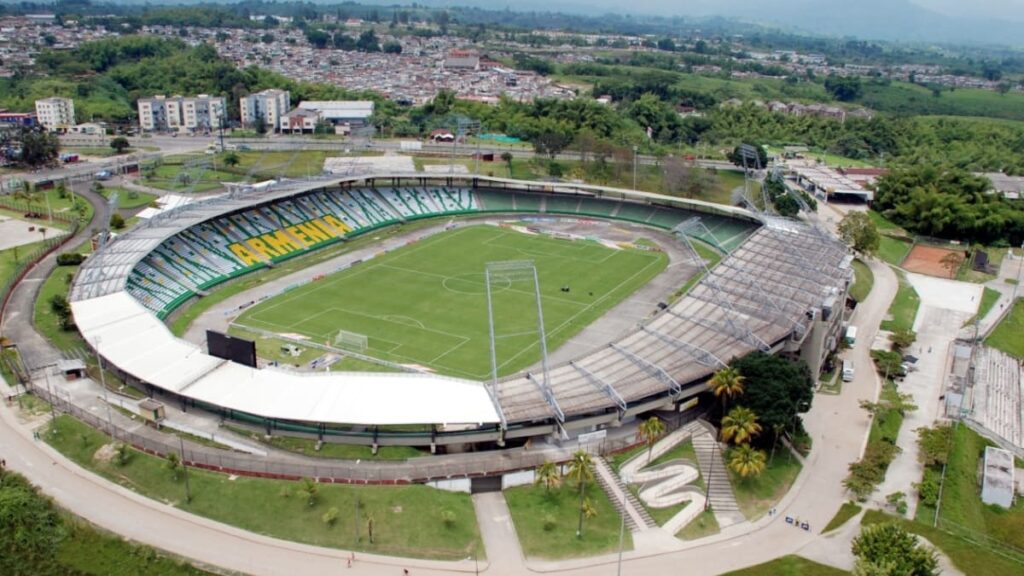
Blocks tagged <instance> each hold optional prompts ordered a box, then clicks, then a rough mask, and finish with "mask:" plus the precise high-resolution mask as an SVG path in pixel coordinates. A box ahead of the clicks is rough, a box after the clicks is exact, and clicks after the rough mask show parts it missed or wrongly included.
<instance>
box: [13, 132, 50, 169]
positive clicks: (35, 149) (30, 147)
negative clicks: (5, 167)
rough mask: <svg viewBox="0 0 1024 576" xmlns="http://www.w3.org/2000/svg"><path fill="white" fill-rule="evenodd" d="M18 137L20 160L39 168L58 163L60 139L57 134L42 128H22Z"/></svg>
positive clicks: (29, 165) (26, 164) (31, 166)
mask: <svg viewBox="0 0 1024 576" xmlns="http://www.w3.org/2000/svg"><path fill="white" fill-rule="evenodd" d="M16 138H17V139H18V140H19V141H20V145H21V156H20V157H19V160H20V162H21V163H22V164H24V165H25V166H28V167H30V168H38V167H40V166H51V165H53V164H56V162H57V156H58V154H59V153H60V141H59V140H58V139H57V136H56V135H55V134H50V133H49V132H47V131H46V130H43V129H42V128H22V129H21V130H20V131H19V132H18V133H17V134H16Z"/></svg>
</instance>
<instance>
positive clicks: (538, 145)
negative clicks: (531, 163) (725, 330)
mask: <svg viewBox="0 0 1024 576" xmlns="http://www.w3.org/2000/svg"><path fill="white" fill-rule="evenodd" d="M571 142H572V134H571V133H569V132H568V131H565V130H561V129H559V127H552V128H551V129H549V130H545V131H544V132H541V133H540V134H538V135H537V136H536V137H534V139H533V148H534V150H536V151H537V153H538V154H547V155H548V156H549V157H550V158H551V159H552V160H554V159H555V156H558V154H559V153H560V152H561V151H562V150H565V147H566V146H568V145H569V144H570V143H571Z"/></svg>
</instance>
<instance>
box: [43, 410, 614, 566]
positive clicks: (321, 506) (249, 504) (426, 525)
mask: <svg viewBox="0 0 1024 576" xmlns="http://www.w3.org/2000/svg"><path fill="white" fill-rule="evenodd" d="M54 430H55V431H56V432H57V433H56V434H53V431H54ZM45 437H46V440H47V441H48V442H49V443H50V444H51V445H52V446H54V447H55V448H56V449H57V450H59V451H60V452H62V453H63V454H64V455H65V456H67V457H69V458H71V459H72V460H74V461H75V462H77V463H78V464H79V465H81V466H84V467H86V468H89V469H91V470H93V471H94V472H96V473H98V474H100V475H101V476H104V477H105V478H107V479H109V480H111V481H113V482H117V483H118V484H121V485H122V486H125V487H126V488H129V489H131V490H134V491H136V492H138V493H140V494H143V495H145V496H148V497H150V498H153V499H155V500H159V501H161V502H165V503H168V504H170V505H172V506H175V507H178V508H181V509H182V510H186V511H188V512H192V513H194V514H199V515H200V516H205V517H207V518H211V519H213V520H217V521H219V522H224V523H226V524H231V525H233V526H238V527H239V528H242V529H245V530H250V531H252V532H256V533H260V534H266V535H268V536H272V537H276V538H285V539H288V540H294V541H297V542H304V543H307V544H314V545H317V546H331V547H339V548H352V549H355V550H362V551H367V552H374V553H379V554H389V555H397V556H415V557H423V558H438V559H449V560H454V559H462V558H465V557H467V556H470V555H472V553H473V551H474V550H476V549H477V546H478V544H479V532H478V530H477V525H476V516H475V513H474V511H473V504H472V502H471V501H470V498H469V495H468V494H456V493H452V492H445V491H442V490H435V489H433V488H428V487H426V486H347V485H342V484H318V485H317V488H318V490H317V502H316V504H315V505H314V506H309V505H308V504H307V502H306V499H305V498H304V497H303V496H300V494H299V493H298V492H299V489H300V487H301V484H300V483H298V482H289V481H281V480H264V479H257V478H246V477H230V476H227V475H224V474H216V473H212V472H206V471H202V470H198V469H189V470H188V475H189V485H190V487H191V491H192V501H191V502H189V503H186V502H185V488H184V482H183V481H182V480H181V479H179V480H175V479H174V478H173V477H172V475H171V473H170V472H169V471H168V470H167V469H166V467H165V460H163V459H161V458H157V457H154V456H149V455H147V454H143V453H140V452H136V451H134V450H132V455H131V459H130V460H129V462H128V463H127V464H126V465H124V466H122V467H118V466H116V465H115V464H113V463H112V462H107V461H104V460H103V459H98V458H96V452H97V450H99V449H100V448H101V447H103V446H104V445H106V444H108V443H109V441H110V439H109V437H108V436H106V435H105V434H102V433H101V432H99V431H97V430H95V429H92V428H90V427H88V426H86V425H85V424H83V423H81V422H79V421H78V420H75V419H73V418H71V417H69V416H60V417H58V419H57V420H56V422H55V425H51V428H50V429H49V430H47V432H46V434H45ZM357 500H358V502H359V506H360V515H359V527H358V530H359V533H360V535H361V541H360V542H356V525H355V523H356V516H355V512H354V511H355V506H356V502H357ZM331 508H336V509H337V510H338V518H337V522H336V523H335V524H334V525H328V524H326V523H324V522H323V521H322V516H323V515H324V513H325V512H327V511H328V510H330V509H331ZM446 511H450V512H451V513H452V514H454V521H453V522H451V523H445V522H444V521H443V520H442V514H443V513H444V512H446ZM613 514H614V513H613ZM369 518H372V519H373V535H374V543H373V544H371V543H369V541H368V538H367V528H368V525H367V522H368V519H369ZM616 525H617V524H616Z"/></svg>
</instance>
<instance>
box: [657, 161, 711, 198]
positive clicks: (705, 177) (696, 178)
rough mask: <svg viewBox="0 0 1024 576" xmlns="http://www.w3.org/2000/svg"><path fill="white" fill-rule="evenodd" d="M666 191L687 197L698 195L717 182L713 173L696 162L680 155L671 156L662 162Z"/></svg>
mask: <svg viewBox="0 0 1024 576" xmlns="http://www.w3.org/2000/svg"><path fill="white" fill-rule="evenodd" d="M661 173H662V176H663V178H662V180H663V182H664V186H665V192H667V193H669V194H678V195H681V196H683V197H685V198H695V197H698V196H700V195H702V194H704V193H705V192H707V191H708V190H709V189H711V188H712V187H713V186H714V184H715V177H714V176H713V175H712V173H711V172H710V171H708V170H706V169H704V168H702V167H701V166H698V165H697V163H696V162H694V161H692V160H687V159H685V158H682V157H679V156H669V157H668V158H666V159H665V160H663V161H662V163H661Z"/></svg>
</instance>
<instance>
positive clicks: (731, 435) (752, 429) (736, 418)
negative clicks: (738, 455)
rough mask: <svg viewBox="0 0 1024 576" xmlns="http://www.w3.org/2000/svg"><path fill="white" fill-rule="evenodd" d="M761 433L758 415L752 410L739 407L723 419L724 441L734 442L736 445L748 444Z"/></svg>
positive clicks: (730, 411)
mask: <svg viewBox="0 0 1024 576" xmlns="http://www.w3.org/2000/svg"><path fill="white" fill-rule="evenodd" d="M760 433H761V425H760V424H758V423H757V414H754V411H753V410H751V409H750V408H744V407H743V406H737V407H735V408H733V409H732V410H729V413H728V414H726V416H725V418H722V439H723V440H726V441H729V440H732V441H733V443H735V444H746V443H747V442H750V440H751V439H752V438H753V437H754V436H757V435H758V434H760Z"/></svg>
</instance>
